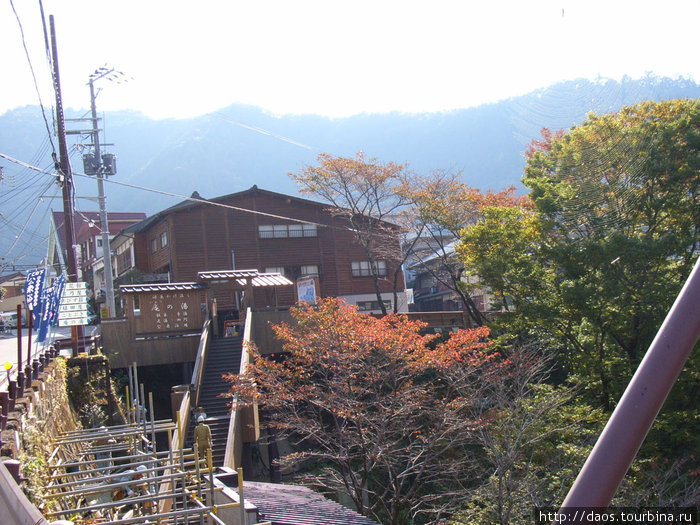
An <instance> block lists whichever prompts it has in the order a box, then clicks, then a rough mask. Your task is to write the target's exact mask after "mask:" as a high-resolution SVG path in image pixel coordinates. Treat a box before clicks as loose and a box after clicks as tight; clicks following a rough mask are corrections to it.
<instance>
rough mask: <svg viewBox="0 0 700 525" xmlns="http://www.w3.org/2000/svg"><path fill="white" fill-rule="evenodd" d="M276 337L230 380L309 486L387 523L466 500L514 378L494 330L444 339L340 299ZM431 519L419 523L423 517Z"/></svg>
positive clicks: (306, 310) (298, 315) (296, 313)
mask: <svg viewBox="0 0 700 525" xmlns="http://www.w3.org/2000/svg"><path fill="white" fill-rule="evenodd" d="M292 317H293V322H291V323H283V324H280V325H277V326H275V327H274V330H275V333H276V335H277V337H278V338H280V339H281V340H282V341H283V343H284V353H283V354H282V355H278V356H274V358H271V357H270V356H261V355H260V354H258V353H257V351H256V350H255V349H253V350H252V352H253V355H254V362H253V363H252V365H251V367H250V368H249V370H248V372H247V373H246V374H245V375H241V376H230V377H229V379H230V381H232V383H233V386H232V393H234V394H237V395H238V399H239V402H243V403H245V402H249V403H250V402H253V401H256V402H258V403H259V406H260V407H261V410H262V411H263V413H264V417H263V420H266V421H268V424H269V426H270V427H271V428H272V429H273V430H274V433H275V434H277V435H279V436H284V437H286V438H288V439H289V440H290V442H291V443H292V444H293V446H294V448H295V453H293V454H291V455H289V456H287V457H284V458H282V462H283V463H293V464H296V465H297V466H299V465H302V466H305V467H306V469H304V470H305V471H306V472H307V473H306V475H305V482H306V483H308V484H311V485H312V486H317V487H322V488H324V489H326V490H332V491H342V492H345V493H347V494H348V495H349V496H350V497H351V498H352V499H353V501H354V503H355V505H356V506H357V508H358V510H359V511H360V512H361V513H363V514H365V515H368V516H373V517H374V518H376V519H378V520H379V521H380V522H382V523H389V524H392V525H398V524H401V523H409V522H413V521H412V520H417V521H416V523H422V522H424V521H423V520H435V519H439V518H440V517H441V516H446V515H449V513H450V512H451V511H452V510H453V509H454V508H455V507H456V506H458V505H459V504H460V503H463V502H464V498H465V494H467V492H468V490H469V489H470V481H473V480H474V477H475V469H477V465H476V462H475V457H474V448H475V446H476V443H477V438H476V434H477V431H478V430H479V429H481V428H483V426H484V425H487V424H488V417H487V416H485V415H484V414H485V413H488V412H485V410H484V407H485V406H486V405H487V404H488V400H489V399H490V398H491V397H492V396H493V394H494V393H495V392H496V391H499V392H501V391H503V390H504V388H505V386H504V385H505V384H506V383H507V382H508V381H509V380H510V377H511V373H512V363H513V361H512V355H511V356H510V357H504V356H502V355H501V354H500V353H499V352H497V351H496V350H495V348H494V347H493V346H492V344H491V342H489V340H488V339H487V338H488V335H489V331H488V328H486V327H481V328H478V329H474V330H468V331H467V330H462V331H458V332H456V333H455V334H453V335H452V337H450V338H449V339H448V340H446V341H439V340H438V338H437V336H436V335H434V334H432V335H424V334H423V333H422V331H421V329H422V328H424V326H425V325H424V324H423V323H420V322H417V321H410V320H407V318H406V317H405V316H401V315H394V314H390V315H388V316H385V317H381V318H377V317H373V316H370V315H367V314H362V313H359V312H358V311H357V309H356V307H354V306H350V305H348V304H346V303H344V302H343V301H342V300H339V299H333V298H329V299H324V300H322V301H321V302H320V304H318V305H316V306H310V305H302V306H299V307H296V308H295V309H293V310H292ZM421 516H422V517H421Z"/></svg>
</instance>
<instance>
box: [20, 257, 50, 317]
mask: <svg viewBox="0 0 700 525" xmlns="http://www.w3.org/2000/svg"><path fill="white" fill-rule="evenodd" d="M45 276H46V270H39V269H37V270H32V271H31V272H29V273H28V274H27V280H26V282H25V284H24V300H25V302H26V303H27V310H29V311H30V312H32V313H33V314H34V320H35V321H38V320H39V316H40V314H41V300H42V293H43V291H44V279H45Z"/></svg>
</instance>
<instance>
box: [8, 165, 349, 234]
mask: <svg viewBox="0 0 700 525" xmlns="http://www.w3.org/2000/svg"><path fill="white" fill-rule="evenodd" d="M0 158H3V159H6V160H9V161H10V162H15V163H17V164H20V165H22V166H25V167H28V168H30V169H33V170H35V171H38V172H40V173H44V174H45V175H50V176H52V177H57V178H58V177H59V176H58V175H57V174H56V173H50V172H48V171H46V170H43V169H41V168H38V167H36V166H31V165H30V164H27V163H26V162H22V161H20V160H17V159H15V158H13V157H10V156H9V155H6V154H4V153H0ZM73 176H77V177H84V178H87V179H92V177H91V176H90V175H85V174H84V173H78V172H73ZM106 182H108V183H110V184H116V185H118V186H124V187H126V188H132V189H135V190H142V191H150V192H151V193H156V194H159V195H166V196H169V197H176V198H178V199H182V200H186V201H190V202H196V203H200V204H208V205H210V206H217V207H219V208H226V209H229V210H234V211H240V212H244V213H252V214H254V215H261V216H264V217H270V218H273V219H281V220H285V221H291V222H297V223H300V224H310V225H312V226H317V227H321V228H332V229H336V230H352V228H349V227H344V226H334V225H331V224H322V223H318V222H313V221H307V220H304V219H297V218H295V217H287V216H285V215H276V214H274V213H267V212H264V211H259V210H250V209H248V208H241V207H239V206H232V205H230V204H223V203H220V202H213V201H209V200H206V199H199V198H197V197H187V196H185V195H180V194H178V193H173V192H169V191H165V190H157V189H154V188H147V187H146V186H139V185H137V184H129V183H127V182H119V181H115V180H112V179H107V180H106Z"/></svg>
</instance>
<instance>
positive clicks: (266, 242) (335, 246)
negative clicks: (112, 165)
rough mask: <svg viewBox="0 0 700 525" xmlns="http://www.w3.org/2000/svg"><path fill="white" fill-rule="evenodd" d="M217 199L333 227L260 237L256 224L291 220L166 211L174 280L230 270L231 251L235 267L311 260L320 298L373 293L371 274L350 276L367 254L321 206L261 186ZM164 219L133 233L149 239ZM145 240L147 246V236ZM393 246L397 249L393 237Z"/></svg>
mask: <svg viewBox="0 0 700 525" xmlns="http://www.w3.org/2000/svg"><path fill="white" fill-rule="evenodd" d="M219 202H222V203H223V204H229V205H233V206H236V207H239V208H245V209H251V210H258V211H262V212H265V213H270V214H273V215H277V216H281V217H294V218H298V219H301V220H306V221H310V222H314V223H320V224H326V225H331V226H334V227H330V228H329V227H322V226H319V227H318V229H317V236H316V237H301V238H277V239H275V238H273V239H260V238H259V236H258V226H260V225H275V224H294V222H293V221H288V220H284V219H278V218H276V217H268V216H264V215H259V214H253V213H247V212H242V211H238V210H232V209H226V208H222V207H218V206H207V205H201V206H200V205H194V206H190V207H187V208H185V209H181V210H175V211H173V212H172V214H171V215H170V216H169V217H170V221H171V223H170V225H171V226H170V228H171V229H170V235H169V237H170V239H169V243H170V244H169V247H170V251H171V252H172V259H171V271H172V273H173V280H174V281H175V282H189V281H194V280H196V279H197V272H200V271H206V270H227V269H231V268H232V261H231V252H232V251H233V252H234V253H235V267H236V269H248V268H255V269H258V270H261V271H264V270H265V268H268V267H279V266H283V267H289V266H302V265H317V266H318V267H319V270H320V295H321V296H322V297H327V296H337V295H352V294H364V293H373V292H374V284H373V282H372V278H371V277H353V276H352V268H351V265H352V262H353V261H362V260H366V259H367V258H366V256H365V254H364V251H363V249H362V248H361V247H360V246H359V245H357V244H356V243H355V242H354V238H353V234H352V232H351V231H349V230H346V229H344V228H343V221H342V220H341V219H339V218H337V217H335V216H333V215H332V214H331V213H330V212H329V211H328V209H327V205H325V204H323V203H312V202H305V201H300V200H297V199H294V198H290V197H287V196H286V195H277V194H270V193H266V192H264V191H261V192H252V191H248V192H243V193H241V194H233V195H231V196H229V198H228V199H226V200H221V201H219ZM165 223H166V221H161V222H159V223H156V224H155V225H154V226H152V227H151V228H149V229H148V231H145V232H143V233H142V234H139V235H141V236H142V237H145V238H146V239H151V238H153V236H154V235H156V234H157V231H158V230H157V229H158V228H160V227H163V226H164V225H165ZM146 245H147V246H146V247H147V248H148V241H146ZM396 246H397V250H398V240H397V243H396ZM157 255H159V256H160V254H157ZM387 263H389V261H387ZM163 264H167V259H156V258H155V257H153V261H152V264H151V265H150V268H149V271H150V272H154V271H155V270H157V269H158V268H160V267H162V265H163ZM387 266H388V267H387V274H388V276H392V275H393V265H391V264H387ZM392 284H393V283H392V282H391V279H387V280H385V281H383V282H382V283H381V289H382V291H384V292H390V291H392V289H393V286H392ZM401 284H403V283H401ZM260 294H261V297H260V299H261V301H262V302H263V304H266V303H268V302H271V303H272V304H274V299H273V297H272V296H270V295H269V293H268V292H261V293H260ZM256 295H257V292H256ZM277 296H278V303H279V304H280V305H288V304H291V303H292V302H293V297H294V292H293V289H292V287H289V290H286V289H283V288H282V289H278V290H277ZM227 302H228V301H227ZM256 304H258V303H257V301H256ZM220 306H223V305H220Z"/></svg>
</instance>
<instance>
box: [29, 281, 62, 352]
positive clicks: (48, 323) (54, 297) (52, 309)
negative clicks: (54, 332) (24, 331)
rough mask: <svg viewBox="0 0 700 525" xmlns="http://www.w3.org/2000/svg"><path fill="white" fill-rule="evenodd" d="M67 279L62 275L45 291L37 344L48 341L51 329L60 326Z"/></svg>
mask: <svg viewBox="0 0 700 525" xmlns="http://www.w3.org/2000/svg"><path fill="white" fill-rule="evenodd" d="M65 284H66V278H65V277H64V276H63V275H61V276H60V277H59V278H58V279H56V280H55V281H54V283H53V285H52V286H49V287H48V288H45V289H44V292H45V293H44V302H43V306H44V307H43V309H42V313H41V320H40V322H39V330H38V331H37V337H36V340H37V342H39V343H41V342H43V341H44V340H46V336H47V335H48V333H49V328H50V327H52V326H56V325H57V324H58V309H59V308H58V307H59V303H60V302H61V296H62V295H63V289H64V288H65Z"/></svg>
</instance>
